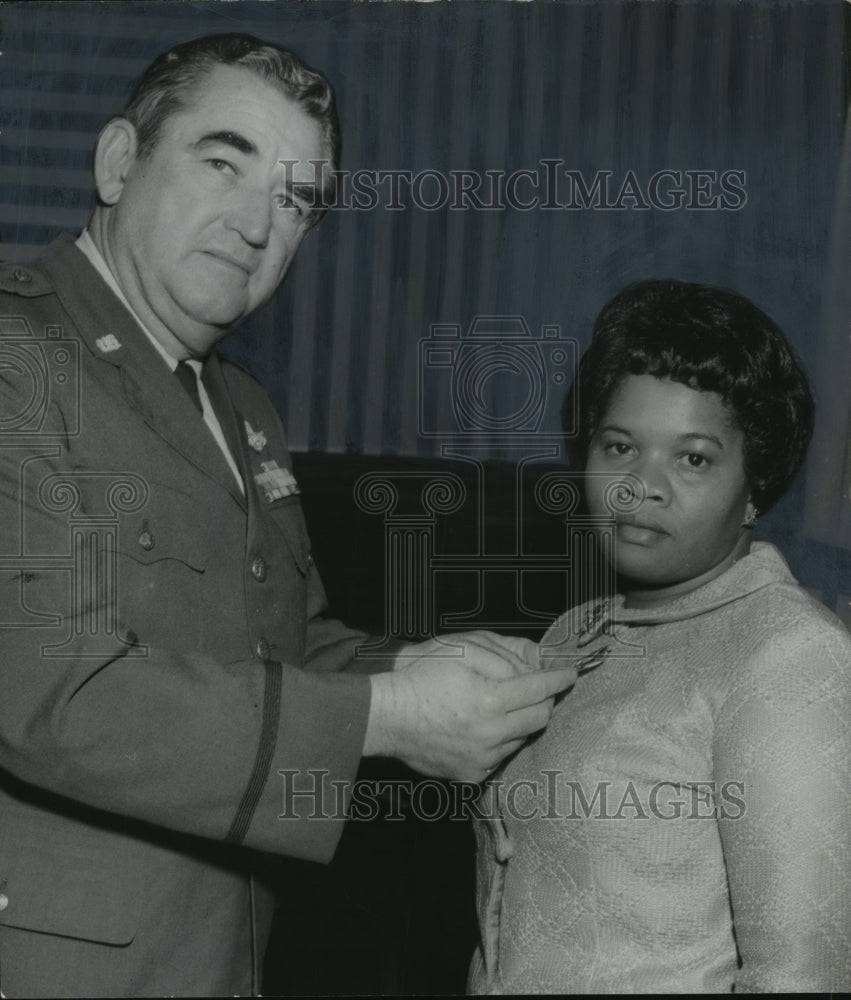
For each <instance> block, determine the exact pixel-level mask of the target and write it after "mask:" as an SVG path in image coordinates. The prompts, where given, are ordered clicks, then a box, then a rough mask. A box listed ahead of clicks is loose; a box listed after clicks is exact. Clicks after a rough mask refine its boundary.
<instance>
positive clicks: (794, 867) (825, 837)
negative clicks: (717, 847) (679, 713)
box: [714, 615, 851, 992]
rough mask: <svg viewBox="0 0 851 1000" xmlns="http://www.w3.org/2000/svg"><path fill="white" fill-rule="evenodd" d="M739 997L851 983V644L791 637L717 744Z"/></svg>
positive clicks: (738, 700) (832, 632)
mask: <svg viewBox="0 0 851 1000" xmlns="http://www.w3.org/2000/svg"><path fill="white" fill-rule="evenodd" d="M714 755H715V769H716V778H717V782H718V785H719V786H720V789H721V798H722V803H721V805H722V818H721V819H720V821H719V822H720V829H721V837H722V843H723V849H724V857H725V862H726V866H727V874H728V884H729V889H730V900H731V904H732V910H733V925H734V930H735V935H736V943H737V946H738V950H739V955H740V960H741V968H740V969H739V973H738V977H737V980H736V987H735V988H736V991H737V992H763V991H841V990H846V989H848V988H849V986H851V943H849V927H851V892H849V887H848V872H849V867H851V824H849V822H848V819H849V816H851V792H849V781H851V638H849V636H848V634H847V632H845V630H844V629H843V628H842V626H841V625H840V624H839V623H838V622H837V621H836V620H835V619H828V616H827V615H825V616H824V617H823V618H821V617H819V618H816V617H815V615H813V620H812V621H810V622H808V623H807V624H805V625H801V626H800V627H797V626H796V627H793V628H789V629H786V630H785V632H784V631H782V630H781V631H780V632H779V633H778V634H777V635H776V637H775V639H774V640H773V641H772V642H771V643H770V644H767V646H766V647H765V648H761V649H758V650H756V651H754V653H753V654H752V655H751V657H750V659H749V660H748V661H747V663H746V664H744V665H743V666H742V669H741V672H740V674H739V676H737V678H736V683H735V685H734V687H733V689H732V691H731V692H730V695H729V697H728V698H727V699H726V702H725V705H724V706H723V709H722V711H721V722H720V723H719V725H718V726H717V729H716V736H715V743H714Z"/></svg>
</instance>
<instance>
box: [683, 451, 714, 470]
mask: <svg viewBox="0 0 851 1000" xmlns="http://www.w3.org/2000/svg"><path fill="white" fill-rule="evenodd" d="M686 464H687V465H688V466H689V468H690V469H705V468H706V466H707V465H709V459H708V458H707V457H706V456H705V455H700V454H698V453H697V452H694V451H692V452H689V453H688V455H686Z"/></svg>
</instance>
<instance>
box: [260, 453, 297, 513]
mask: <svg viewBox="0 0 851 1000" xmlns="http://www.w3.org/2000/svg"><path fill="white" fill-rule="evenodd" d="M260 468H261V469H262V470H263V471H262V472H258V473H257V475H256V476H255V477H254V482H255V483H257V485H258V486H259V487H260V488H261V489H262V490H263V493H264V495H265V497H266V500H267V502H268V503H272V501H273V500H280V499H282V498H283V497H291V496H294V495H295V494H296V493H300V492H301V490H300V489H299V488H298V483H297V482H296V481H295V477H294V476H293V474H292V473H291V472H290V470H289V469H282V468H280V466H279V465H278V463H277V462H276V461H275V460H274V459H272V461H270V462H261V463H260Z"/></svg>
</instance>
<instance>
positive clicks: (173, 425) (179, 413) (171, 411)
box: [41, 236, 245, 508]
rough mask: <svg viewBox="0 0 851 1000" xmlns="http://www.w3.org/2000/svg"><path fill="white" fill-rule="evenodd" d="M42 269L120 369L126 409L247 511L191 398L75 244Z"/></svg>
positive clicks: (106, 359)
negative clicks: (129, 409) (137, 416)
mask: <svg viewBox="0 0 851 1000" xmlns="http://www.w3.org/2000/svg"><path fill="white" fill-rule="evenodd" d="M41 266H42V267H43V269H44V270H45V271H46V272H47V274H48V275H49V277H50V279H51V281H52V282H53V285H54V288H55V289H56V291H57V294H58V295H59V297H60V299H61V300H62V303H63V305H64V306H65V308H66V310H67V311H68V313H69V314H70V315H71V316H72V317H73V319H74V322H75V323H76V325H77V333H78V335H79V337H80V339H81V340H82V341H83V342H84V343H85V344H86V346H87V347H88V349H89V350H90V351H91V353H92V355H94V357H95V358H96V359H98V360H100V361H102V362H103V363H105V364H109V365H113V366H114V367H116V368H118V369H120V373H121V384H122V387H123V390H124V395H125V398H126V400H127V403H128V404H129V405H130V406H131V407H132V408H133V409H134V410H136V412H137V413H138V414H139V415H140V416H141V417H142V419H143V420H144V421H145V423H146V424H147V425H148V426H149V427H150V428H151V430H152V431H153V432H154V433H155V434H157V435H158V436H159V437H160V438H162V439H163V440H164V441H165V442H166V443H167V444H168V445H169V446H170V447H172V448H174V449H175V450H176V451H177V452H179V453H180V455H181V456H182V457H183V458H184V459H186V460H187V461H188V462H190V463H191V464H192V465H193V466H195V468H196V469H198V471H199V472H200V473H201V474H202V475H204V476H206V477H208V478H209V479H211V480H212V481H213V482H215V483H216V484H217V485H218V486H221V487H222V488H224V489H226V490H227V491H228V492H229V493H230V494H231V495H232V496H233V498H234V499H235V500H236V501H237V503H238V504H239V505H240V506H241V507H243V508H245V499H244V497H243V496H242V493H241V492H240V490H239V487H238V486H237V484H236V482H235V480H234V477H233V473H232V472H231V470H230V467H229V466H228V464H227V462H226V460H225V457H224V455H222V452H221V450H220V448H219V446H218V445H217V444H216V441H215V439H214V438H213V435H212V434H211V433H210V430H209V428H208V427H207V425H206V424H205V423H204V420H203V418H202V417H201V415H200V414H199V413H198V411H197V410H196V409H195V406H194V404H193V403H192V401H191V400H190V398H189V396H188V395H187V394H186V392H185V390H184V389H183V387H182V386H181V385H180V383H179V382H178V380H177V379H176V378H175V377H174V375H173V373H172V372H170V371H169V369H168V366H167V365H166V363H165V361H164V360H163V359H162V358H161V357H160V355H159V354H158V353H157V351H156V349H155V348H154V347H153V345H152V344H151V343H150V342H149V341H148V338H147V337H146V336H145V334H144V333H143V332H142V330H141V329H140V328H139V325H138V323H137V321H136V319H135V318H134V317H133V316H132V315H131V314H130V313H129V312H128V311H127V309H126V308H125V307H124V305H123V304H122V303H121V302H120V301H119V300H118V298H117V297H116V296H115V295H114V294H113V293H112V291H111V290H110V289H109V288H108V287H107V285H106V284H105V282H104V281H103V279H102V278H101V276H100V275H99V274H98V273H97V271H96V270H95V269H94V268H93V267H92V265H91V264H90V263H89V261H88V259H87V258H86V256H85V255H84V254H83V253H82V251H80V250H79V249H78V248H77V247H75V246H74V244H73V241H72V240H71V238H70V237H68V236H64V237H60V239H58V240H56V241H55V242H54V243H53V244H52V245H51V246H50V248H49V249H48V251H47V253H46V254H45V256H44V258H42V261H41ZM217 415H218V411H217ZM220 419H221V418H220ZM223 429H224V428H223ZM225 434H226V436H227V434H228V432H227V431H225ZM228 440H229V439H228ZM234 457H235V458H236V460H237V463H238V464H240V460H239V458H237V456H236V455H234Z"/></svg>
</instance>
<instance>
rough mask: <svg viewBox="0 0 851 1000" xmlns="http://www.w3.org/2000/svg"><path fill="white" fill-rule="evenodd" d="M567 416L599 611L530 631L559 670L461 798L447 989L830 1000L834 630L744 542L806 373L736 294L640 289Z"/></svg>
mask: <svg viewBox="0 0 851 1000" xmlns="http://www.w3.org/2000/svg"><path fill="white" fill-rule="evenodd" d="M574 405H575V406H576V409H574ZM566 412H569V413H574V412H576V413H578V414H579V424H580V430H579V436H578V438H577V440H576V442H575V446H576V447H575V451H576V455H575V456H573V457H574V458H575V459H577V460H578V461H579V462H581V465H578V466H577V467H578V468H583V467H584V469H585V477H584V483H585V494H586V500H587V505H588V508H589V513H590V514H592V515H595V516H596V520H595V531H596V532H597V534H598V537H599V539H600V541H601V542H602V543H603V544H602V549H603V551H605V552H608V554H609V558H610V560H611V562H612V564H613V567H614V569H615V571H616V573H617V579H618V593H617V594H615V595H612V597H611V599H610V600H599V601H593V602H590V603H589V604H588V605H586V606H584V607H581V608H579V609H578V611H571V612H569V613H568V614H567V615H565V616H563V617H562V618H561V619H560V620H559V621H558V622H557V623H556V625H555V626H554V627H553V628H552V629H550V631H549V632H548V634H547V636H546V637H545V638H544V640H543V642H542V644H541V655H542V662H543V664H544V665H545V666H546V658H547V656H548V655H550V656H558V657H561V656H568V657H571V658H575V661H576V664H577V667H578V668H579V670H580V676H579V678H578V680H577V682H576V685H575V687H574V688H573V689H572V690H571V691H570V692H569V693H568V694H567V695H566V696H565V697H564V699H563V700H562V702H561V704H560V705H559V706H558V707H557V709H556V712H555V713H554V715H553V718H552V721H551V722H550V725H549V727H548V728H547V730H546V731H545V732H543V733H542V734H541V735H540V736H539V737H538V738H537V739H535V740H534V741H532V742H530V743H529V744H527V746H525V747H524V748H523V750H522V751H520V753H518V754H517V755H516V756H515V757H514V759H512V760H511V761H510V762H509V763H508V764H507V765H506V766H505V768H504V769H503V771H502V773H500V774H499V775H497V776H496V779H495V780H493V781H492V782H491V783H490V784H489V786H488V787H487V788H486V789H485V792H484V793H483V798H482V800H481V802H480V805H479V809H480V813H481V815H482V817H483V819H482V820H481V821H480V822H477V823H476V826H477V836H478V840H479V887H478V897H479V908H480V926H481V942H480V946H479V948H478V950H477V953H476V956H475V958H474V961H473V967H472V969H471V980H470V985H471V989H472V991H473V992H481V993H492V992H507V993H515V992H516V993H582V992H600V993H610V992H618V993H624V992H686V991H707V992H723V991H731V990H733V989H735V990H736V991H737V992H738V991H745V992H747V991H762V990H796V991H800V990H842V989H847V988H848V987H849V986H851V957H849V950H850V949H851V945H849V937H851V921H849V911H851V890H849V884H848V883H849V863H851V842H850V841H849V828H851V824H849V799H850V798H851V796H850V795H849V774H851V767H849V765H851V752H850V751H849V746H850V745H851V736H849V719H851V685H849V681H851V637H849V634H848V632H847V630H846V629H845V627H844V626H843V625H842V623H841V622H840V621H839V620H838V619H837V618H836V617H835V616H834V615H832V614H831V613H830V612H829V611H827V610H826V609H825V608H824V607H823V606H822V605H820V604H819V603H817V602H816V601H815V600H813V599H812V598H811V597H810V596H809V595H808V594H807V593H806V592H805V591H804V590H802V589H801V588H800V587H799V586H798V585H797V583H796V582H795V580H794V579H793V577H792V576H791V574H790V572H789V570H788V568H787V566H786V564H785V563H784V561H783V559H782V557H781V556H780V554H779V553H778V552H777V550H776V549H774V548H773V547H772V546H771V545H767V544H761V543H753V544H752V543H751V529H752V527H753V524H754V522H755V520H756V518H757V516H761V515H762V514H764V513H765V512H766V511H768V509H769V508H770V507H771V506H772V505H773V504H774V503H775V502H776V501H777V500H778V499H779V498H780V497H781V496H782V494H783V493H784V491H785V490H786V489H787V487H788V486H789V484H790V482H791V480H792V478H793V476H794V474H795V471H796V469H797V468H798V466H799V464H800V462H801V460H802V458H803V456H804V452H805V450H806V447H807V443H808V440H809V436H810V430H811V424H812V401H811V397H810V394H809V390H808V388H807V384H806V380H805V377H804V375H803V374H802V372H801V370H800V368H799V367H798V365H797V363H796V361H795V359H794V357H793V355H792V353H791V351H790V349H789V346H788V344H787V343H786V340H785V338H784V336H783V334H782V333H781V331H780V330H779V329H778V328H777V327H776V326H775V325H774V323H773V322H772V321H771V320H770V319H769V318H768V317H767V316H765V315H764V314H763V313H762V312H760V311H759V310H758V309H756V308H755V307H754V306H753V305H752V304H751V303H750V302H748V301H747V300H745V299H743V298H741V297H739V296H737V295H734V294H733V293H731V292H727V291H723V290H720V289H716V288H709V287H705V286H700V285H692V284H685V283H680V282H673V281H658V282H646V283H642V284H639V285H634V286H631V287H630V288H628V289H626V290H625V291H624V292H622V293H621V294H620V295H618V296H617V297H616V298H615V299H614V300H613V301H612V302H611V303H610V304H609V305H608V306H607V307H606V308H605V309H604V310H603V312H602V314H601V315H600V317H599V319H598V320H597V324H596V326H595V330H594V336H593V339H592V343H591V346H590V347H589V349H588V351H587V352H586V354H585V355H584V357H583V360H582V363H581V365H580V368H579V372H578V375H577V379H576V380H575V382H574V385H573V388H572V390H571V397H569V399H568V402H567V407H566Z"/></svg>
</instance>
